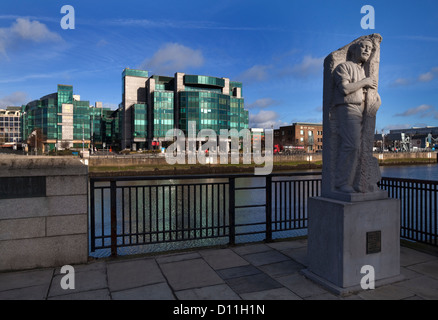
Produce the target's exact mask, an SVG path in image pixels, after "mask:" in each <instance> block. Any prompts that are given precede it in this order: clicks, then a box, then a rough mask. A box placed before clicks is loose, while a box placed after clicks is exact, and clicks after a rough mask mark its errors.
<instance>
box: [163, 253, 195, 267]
mask: <svg viewBox="0 0 438 320" xmlns="http://www.w3.org/2000/svg"><path fill="white" fill-rule="evenodd" d="M197 258H201V255H200V254H199V253H198V252H190V253H179V254H178V253H177V254H171V255H164V256H159V257H157V258H156V261H157V262H158V263H159V264H161V263H169V262H177V261H184V260H191V259H197Z"/></svg>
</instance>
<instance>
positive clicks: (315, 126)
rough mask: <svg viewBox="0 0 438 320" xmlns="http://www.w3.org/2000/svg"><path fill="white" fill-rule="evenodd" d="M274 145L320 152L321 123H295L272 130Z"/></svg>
mask: <svg viewBox="0 0 438 320" xmlns="http://www.w3.org/2000/svg"><path fill="white" fill-rule="evenodd" d="M274 144H280V145H283V146H287V147H292V148H294V147H295V148H300V149H304V150H305V151H306V152H316V151H318V150H322V123H305V122H296V123H293V124H292V125H290V126H284V127H280V128H279V129H275V130H274Z"/></svg>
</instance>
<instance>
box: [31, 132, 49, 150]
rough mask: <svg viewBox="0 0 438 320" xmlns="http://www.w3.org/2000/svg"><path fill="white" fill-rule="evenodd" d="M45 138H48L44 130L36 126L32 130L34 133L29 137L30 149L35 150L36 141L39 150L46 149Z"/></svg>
mask: <svg viewBox="0 0 438 320" xmlns="http://www.w3.org/2000/svg"><path fill="white" fill-rule="evenodd" d="M35 136H36V138H35ZM45 140H46V136H45V135H44V134H43V130H42V129H41V128H34V129H33V130H32V133H31V134H30V135H29V137H28V138H27V145H28V146H29V151H33V150H35V143H36V148H37V150H44V141H45Z"/></svg>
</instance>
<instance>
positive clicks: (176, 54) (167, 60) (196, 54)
mask: <svg viewBox="0 0 438 320" xmlns="http://www.w3.org/2000/svg"><path fill="white" fill-rule="evenodd" d="M203 64H204V57H203V55H202V52H201V51H200V50H194V49H191V48H189V47H186V46H183V45H181V44H178V43H167V44H165V45H164V46H162V47H161V48H160V49H158V51H157V52H155V54H154V55H153V56H152V58H148V59H145V60H144V61H143V62H142V64H141V65H140V67H139V68H140V69H145V70H151V71H153V72H154V73H156V74H162V75H166V74H174V73H175V72H186V71H187V70H188V69H190V68H196V67H200V66H202V65H203Z"/></svg>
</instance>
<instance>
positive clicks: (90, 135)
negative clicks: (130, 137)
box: [22, 85, 113, 151]
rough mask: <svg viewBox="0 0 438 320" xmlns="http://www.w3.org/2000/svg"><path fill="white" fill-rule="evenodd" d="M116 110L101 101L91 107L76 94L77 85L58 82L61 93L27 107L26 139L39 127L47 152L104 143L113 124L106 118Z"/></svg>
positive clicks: (23, 117)
mask: <svg viewBox="0 0 438 320" xmlns="http://www.w3.org/2000/svg"><path fill="white" fill-rule="evenodd" d="M112 112H113V111H112V110H110V109H108V108H102V104H101V103H99V102H97V103H96V105H95V106H90V103H89V101H83V100H81V98H80V96H79V95H74V94H73V86H71V85H58V90H57V92H55V93H52V94H49V95H46V96H44V97H42V98H41V99H39V100H34V101H32V102H29V103H28V104H27V105H25V106H23V108H22V128H23V129H22V139H23V141H27V140H28V138H29V137H30V136H31V134H32V132H33V131H34V130H36V129H39V130H40V132H41V134H42V137H40V138H42V140H43V144H44V146H45V150H46V151H51V150H54V149H55V148H56V149H58V150H60V149H65V148H89V147H91V146H96V145H97V146H100V145H102V143H103V142H104V141H107V140H106V139H108V138H107V127H108V126H109V127H110V128H111V124H109V125H106V121H110V120H106V119H107V117H108V116H109V115H110V114H112ZM109 140H111V137H109Z"/></svg>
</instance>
